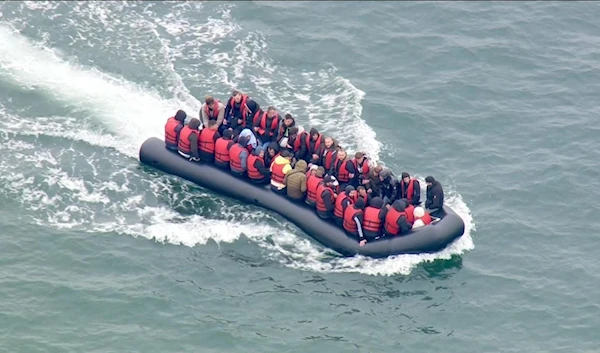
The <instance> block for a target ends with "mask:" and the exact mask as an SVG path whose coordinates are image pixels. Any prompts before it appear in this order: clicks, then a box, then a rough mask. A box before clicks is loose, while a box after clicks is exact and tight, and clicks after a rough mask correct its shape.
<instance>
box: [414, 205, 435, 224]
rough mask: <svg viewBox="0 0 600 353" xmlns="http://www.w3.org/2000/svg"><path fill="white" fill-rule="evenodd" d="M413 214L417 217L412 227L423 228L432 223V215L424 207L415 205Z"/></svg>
mask: <svg viewBox="0 0 600 353" xmlns="http://www.w3.org/2000/svg"><path fill="white" fill-rule="evenodd" d="M413 215H414V217H415V223H413V227H412V229H416V228H421V227H424V226H426V225H428V224H431V216H430V215H429V213H427V212H425V209H424V208H423V207H421V206H419V207H415V210H414V212H413Z"/></svg>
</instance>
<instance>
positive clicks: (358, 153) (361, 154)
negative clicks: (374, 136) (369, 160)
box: [354, 152, 365, 159]
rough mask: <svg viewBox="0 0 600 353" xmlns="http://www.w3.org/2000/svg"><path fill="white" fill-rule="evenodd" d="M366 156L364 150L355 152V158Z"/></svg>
mask: <svg viewBox="0 0 600 353" xmlns="http://www.w3.org/2000/svg"><path fill="white" fill-rule="evenodd" d="M364 156H365V154H364V153H362V152H356V154H354V158H356V159H361V158H363V157H364Z"/></svg>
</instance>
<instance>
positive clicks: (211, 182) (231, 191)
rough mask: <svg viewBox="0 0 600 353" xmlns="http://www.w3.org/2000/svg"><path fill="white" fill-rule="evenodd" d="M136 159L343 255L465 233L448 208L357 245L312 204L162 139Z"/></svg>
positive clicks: (441, 243)
mask: <svg viewBox="0 0 600 353" xmlns="http://www.w3.org/2000/svg"><path fill="white" fill-rule="evenodd" d="M140 161H141V162H142V163H143V164H146V165H148V166H151V167H153V168H156V169H159V170H161V171H163V172H165V173H168V174H173V175H176V176H179V177H181V178H183V179H186V180H189V181H191V182H193V183H196V184H198V185H200V186H202V187H205V188H207V189H210V190H212V191H214V192H217V193H219V194H222V195H225V196H228V197H231V198H234V199H237V200H239V201H242V202H246V203H249V204H253V205H256V206H259V207H262V208H265V209H267V210H270V211H273V212H276V213H278V214H280V215H281V216H283V217H284V218H286V219H287V220H289V221H290V222H292V223H294V224H295V225H296V226H298V227H299V228H300V229H302V230H303V231H304V232H306V234H308V235H310V236H311V237H313V238H314V239H315V240H316V241H318V242H319V243H321V244H323V245H324V246H326V247H328V248H330V249H332V250H335V251H336V252H338V253H340V254H342V255H343V256H354V255H357V254H360V255H364V256H369V257H373V258H382V257H388V256H390V255H398V254H415V253H431V252H436V251H439V250H442V249H444V248H445V247H446V246H447V245H448V244H450V243H451V242H452V241H454V239H456V238H458V237H460V236H461V235H462V234H463V233H464V229H465V228H464V222H463V221H462V219H461V218H460V217H459V216H458V215H457V214H456V213H454V211H452V210H451V209H450V208H449V207H446V206H445V207H444V209H443V211H440V212H439V213H441V214H439V215H438V216H439V218H440V220H439V221H437V222H435V223H432V224H429V225H426V226H424V227H421V228H418V229H415V230H411V231H410V232H409V233H407V234H406V235H402V236H396V237H392V238H383V239H381V240H375V241H371V242H369V243H367V244H365V245H364V246H359V244H358V241H357V240H356V239H354V238H352V237H350V236H349V235H347V233H346V232H345V231H344V230H343V229H342V228H340V227H338V226H337V225H336V224H335V223H334V222H333V220H324V219H321V218H320V217H319V216H318V215H317V213H316V211H315V210H314V208H312V207H310V206H308V205H305V204H300V203H296V202H292V201H290V200H289V199H287V198H286V197H285V196H282V195H278V194H276V193H275V192H273V191H271V188H270V186H269V185H255V184H252V183H250V181H248V180H245V179H240V178H237V177H235V176H233V175H232V174H231V173H229V171H228V170H223V169H220V168H218V167H216V166H215V165H213V164H203V163H202V162H198V163H196V162H190V161H188V160H186V159H185V158H183V157H181V156H180V155H179V154H178V153H177V152H174V151H170V150H168V149H167V148H166V147H165V143H164V141H162V140H160V139H158V138H154V137H153V138H149V139H148V140H146V141H145V142H144V144H143V145H142V147H141V148H140Z"/></svg>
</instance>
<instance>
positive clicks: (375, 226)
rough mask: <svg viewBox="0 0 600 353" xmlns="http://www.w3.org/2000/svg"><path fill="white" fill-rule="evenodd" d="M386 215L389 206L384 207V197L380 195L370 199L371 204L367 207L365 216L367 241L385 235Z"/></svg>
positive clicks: (364, 224)
mask: <svg viewBox="0 0 600 353" xmlns="http://www.w3.org/2000/svg"><path fill="white" fill-rule="evenodd" d="M386 215H387V208H386V207H383V199H382V198H381V197H379V196H377V197H374V198H372V199H371V200H370V201H369V206H368V207H366V208H365V213H364V217H363V233H364V235H365V240H366V241H365V243H366V242H369V241H372V240H375V239H379V238H380V237H381V236H382V235H383V223H384V222H385V216H386ZM362 245H364V243H363V244H362Z"/></svg>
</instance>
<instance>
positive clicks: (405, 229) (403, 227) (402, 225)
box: [396, 216, 412, 233]
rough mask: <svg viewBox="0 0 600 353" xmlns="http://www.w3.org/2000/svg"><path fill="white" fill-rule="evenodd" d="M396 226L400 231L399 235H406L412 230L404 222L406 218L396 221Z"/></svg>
mask: <svg viewBox="0 0 600 353" xmlns="http://www.w3.org/2000/svg"><path fill="white" fill-rule="evenodd" d="M396 225H397V226H398V229H400V233H406V232H408V231H409V230H410V229H411V228H412V226H411V225H409V224H408V222H407V221H406V216H400V218H398V221H396Z"/></svg>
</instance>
